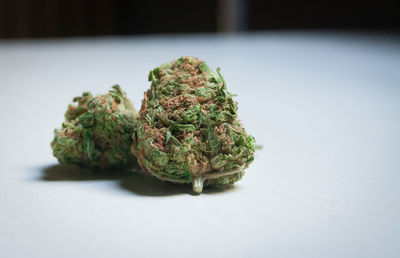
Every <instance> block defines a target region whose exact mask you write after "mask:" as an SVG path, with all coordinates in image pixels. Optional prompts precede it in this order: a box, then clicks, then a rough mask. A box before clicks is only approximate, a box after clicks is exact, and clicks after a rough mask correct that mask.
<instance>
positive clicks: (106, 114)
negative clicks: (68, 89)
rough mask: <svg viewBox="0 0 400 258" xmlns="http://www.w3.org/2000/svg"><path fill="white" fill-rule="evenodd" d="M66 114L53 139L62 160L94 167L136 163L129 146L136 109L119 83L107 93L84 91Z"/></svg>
mask: <svg viewBox="0 0 400 258" xmlns="http://www.w3.org/2000/svg"><path fill="white" fill-rule="evenodd" d="M73 102H75V103H77V105H69V106H68V110H67V112H66V113H65V122H63V124H62V128H61V129H56V130H55V131H54V139H53V141H52V142H51V147H52V149H53V154H54V156H55V157H56V158H57V159H58V161H59V162H60V163H68V164H77V165H79V166H81V167H86V168H91V169H100V170H104V169H124V168H129V167H130V166H132V165H133V164H135V163H136V158H135V157H134V156H133V155H132V153H131V151H130V148H131V145H132V134H133V132H134V130H135V128H136V123H137V111H136V110H135V109H134V108H133V106H132V104H131V102H130V101H129V100H128V99H127V98H126V94H125V92H123V91H122V90H121V88H120V87H119V86H118V85H114V86H113V87H112V89H111V90H110V91H109V92H108V93H107V94H105V95H98V96H96V97H93V95H92V94H91V93H89V92H84V93H83V94H82V96H81V97H75V98H74V99H73Z"/></svg>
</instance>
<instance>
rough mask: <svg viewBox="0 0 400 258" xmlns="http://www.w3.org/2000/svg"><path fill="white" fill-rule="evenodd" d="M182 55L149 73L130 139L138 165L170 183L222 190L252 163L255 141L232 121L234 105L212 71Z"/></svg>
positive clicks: (220, 78)
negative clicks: (219, 187)
mask: <svg viewBox="0 0 400 258" xmlns="http://www.w3.org/2000/svg"><path fill="white" fill-rule="evenodd" d="M217 72H218V75H217V74H215V73H214V72H212V70H211V69H210V68H209V67H208V66H207V64H206V63H205V62H203V61H202V60H200V59H198V58H194V57H182V58H180V59H178V60H176V61H173V62H171V63H168V64H163V65H162V66H161V67H159V68H156V69H154V70H152V71H150V74H149V81H151V82H152V83H151V88H150V89H149V90H148V91H147V92H146V93H145V96H144V100H143V102H142V108H141V110H140V115H139V119H138V124H137V130H136V131H135V133H134V135H133V145H132V151H133V153H134V154H135V155H136V157H137V159H138V162H139V164H140V166H141V167H142V168H143V169H144V170H145V171H147V172H149V173H151V174H152V175H154V176H156V177H158V178H160V179H162V180H167V181H171V182H176V183H190V184H192V185H193V190H194V191H195V192H201V191H202V189H203V185H216V186H226V185H229V184H232V183H234V182H236V181H238V180H240V179H241V178H242V176H243V175H244V169H245V168H247V167H248V166H249V164H250V163H251V162H252V161H253V159H254V151H255V140H254V137H252V136H250V135H248V134H246V132H245V130H244V128H243V127H242V125H241V123H240V122H239V120H238V118H237V103H236V102H235V101H234V100H233V99H232V94H231V93H229V92H228V91H227V89H226V83H225V81H224V79H223V77H222V75H221V74H220V71H219V69H217Z"/></svg>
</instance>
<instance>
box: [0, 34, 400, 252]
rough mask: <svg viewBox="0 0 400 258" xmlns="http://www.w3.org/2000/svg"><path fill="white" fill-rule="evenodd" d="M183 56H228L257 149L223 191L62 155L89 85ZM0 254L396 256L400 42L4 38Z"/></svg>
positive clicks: (140, 75)
mask: <svg viewBox="0 0 400 258" xmlns="http://www.w3.org/2000/svg"><path fill="white" fill-rule="evenodd" d="M182 55H192V56H198V57H201V58H203V59H204V60H206V61H207V62H208V63H209V64H210V66H211V67H213V68H214V69H215V68H216V67H218V66H220V67H221V69H222V73H223V75H224V77H225V79H226V81H227V85H228V89H229V90H230V91H231V92H233V93H237V94H238V97H236V100H237V101H238V102H239V115H240V118H241V120H242V122H243V124H244V126H245V128H246V129H247V131H248V132H249V133H251V134H252V135H254V136H255V137H256V139H257V143H258V144H261V145H262V146H263V147H264V148H263V149H262V150H258V151H257V152H256V155H255V161H254V163H253V164H252V165H251V166H250V168H249V169H248V170H247V173H246V176H245V177H244V178H243V180H242V181H240V182H238V183H237V184H236V185H235V187H233V188H232V189H230V190H227V191H222V192H218V191H210V190H208V191H207V190H206V191H205V192H204V193H203V194H201V195H199V196H194V195H191V194H190V188H189V187H179V186H174V185H171V184H168V183H162V182H159V181H158V180H156V179H154V178H151V177H149V176H147V175H144V174H141V173H136V174H133V175H132V176H131V177H127V176H119V177H117V178H113V177H107V176H90V175H87V174H85V173H84V171H81V170H78V169H75V168H71V167H69V168H68V167H67V168H65V167H59V166H57V162H56V160H55V158H53V157H52V153H51V148H50V145H49V144H50V141H51V139H52V136H53V129H54V128H56V127H60V125H61V122H62V120H63V114H64V111H65V110H66V106H67V104H68V103H70V102H71V100H72V97H74V96H75V95H79V94H81V92H82V91H84V90H90V91H92V92H93V93H104V92H106V91H107V90H108V89H109V87H110V86H111V85H112V84H114V83H119V84H120V85H121V86H122V87H123V89H124V90H126V91H127V92H128V96H129V97H130V98H131V99H132V100H133V101H134V102H135V106H136V107H137V108H139V107H140V101H141V98H142V96H143V92H144V91H145V90H146V89H147V88H148V87H149V83H148V82H147V75H148V71H149V70H150V69H152V68H154V67H157V66H159V65H160V64H161V63H164V62H168V61H170V60H172V59H174V58H179V57H180V56H182ZM0 89H1V109H0V118H1V126H0V143H1V149H0V157H1V163H0V256H1V257H4V258H9V257H10V258H11V257H38V258H39V257H40V258H46V257H52V258H53V257H58V258H61V257H68V258H70V257H85V258H86V257H363V258H364V257H400V244H399V242H400V187H399V185H400V171H399V169H400V157H399V154H400V131H399V129H400V40H399V38H396V37H386V36H385V37H382V36H368V35H365V34H364V35H353V34H337V33H336V34H328V33H306V32H293V33H290V32H281V33H265V34H250V35H240V36H212V35H198V36H168V37H167V36H154V37H137V38H134V37H133V38H130V37H127V38H100V39H66V40H43V41H0Z"/></svg>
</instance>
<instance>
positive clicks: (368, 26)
mask: <svg viewBox="0 0 400 258" xmlns="http://www.w3.org/2000/svg"><path fill="white" fill-rule="evenodd" d="M238 2H239V3H240V5H239V7H238V8H237V10H236V12H237V13H238V17H239V18H238V17H236V19H239V20H240V21H238V24H239V25H237V26H236V29H235V30H249V31H254V30H271V29H272V30H277V29H344V30H354V29H357V30H374V31H391V32H396V33H398V32H399V27H400V26H399V23H400V22H399V16H400V15H399V10H398V8H397V9H396V8H395V4H394V3H395V1H388V0H383V1H377V2H368V1H351V0H350V1H319V2H307V1H289V0H269V1H268V0H267V1H256V0H247V1H246V0H239V1H238ZM230 4H231V2H230V1H229V0H219V1H210V0H203V1H196V0H194V1H189V0H186V1H184V0H170V1H161V0H152V1H113V0H97V1H95V0H0V38H26V37H32V38H37V37H68V36H95V35H135V34H152V33H197V32H217V31H225V30H228V29H227V28H226V26H224V25H221V24H222V23H223V22H222V23H221V16H224V10H225V9H227V8H228V7H229V5H230Z"/></svg>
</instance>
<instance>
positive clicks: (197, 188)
mask: <svg viewBox="0 0 400 258" xmlns="http://www.w3.org/2000/svg"><path fill="white" fill-rule="evenodd" d="M203 182H204V179H203V178H202V177H196V178H195V179H194V180H193V191H194V192H196V193H201V192H202V191H203Z"/></svg>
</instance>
